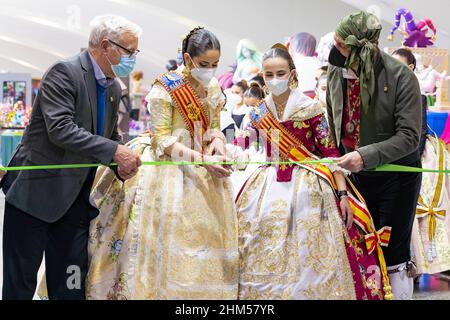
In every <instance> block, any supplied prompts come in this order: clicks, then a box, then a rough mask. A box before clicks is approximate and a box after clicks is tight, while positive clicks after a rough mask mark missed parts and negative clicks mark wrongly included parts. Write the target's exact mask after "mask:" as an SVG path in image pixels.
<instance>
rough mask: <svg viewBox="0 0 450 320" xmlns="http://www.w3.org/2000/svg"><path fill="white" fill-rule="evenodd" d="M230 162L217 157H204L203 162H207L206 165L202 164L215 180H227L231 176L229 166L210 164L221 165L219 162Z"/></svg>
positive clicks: (224, 158)
mask: <svg viewBox="0 0 450 320" xmlns="http://www.w3.org/2000/svg"><path fill="white" fill-rule="evenodd" d="M230 161H231V160H230V159H228V158H226V157H224V156H219V155H214V156H211V155H205V156H204V157H203V162H207V163H208V164H204V165H203V166H204V167H205V169H206V170H208V172H209V173H210V174H211V175H212V176H214V177H216V178H227V177H229V176H230V175H231V166H230V165H221V164H211V163H214V162H217V163H221V162H230Z"/></svg>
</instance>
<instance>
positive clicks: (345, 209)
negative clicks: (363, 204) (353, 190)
mask: <svg viewBox="0 0 450 320" xmlns="http://www.w3.org/2000/svg"><path fill="white" fill-rule="evenodd" d="M339 206H340V208H341V216H342V220H344V223H345V226H346V227H347V229H350V228H351V227H352V224H353V210H352V208H351V207H350V202H349V201H348V198H347V197H342V198H341V201H340V203H339Z"/></svg>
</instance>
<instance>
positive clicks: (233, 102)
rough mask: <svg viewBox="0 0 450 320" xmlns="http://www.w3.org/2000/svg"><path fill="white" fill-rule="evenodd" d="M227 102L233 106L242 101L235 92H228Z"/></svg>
mask: <svg viewBox="0 0 450 320" xmlns="http://www.w3.org/2000/svg"><path fill="white" fill-rule="evenodd" d="M227 102H229V103H230V104H231V105H232V106H233V107H234V106H237V105H239V104H240V103H241V102H242V97H241V96H240V95H238V94H236V93H229V94H227Z"/></svg>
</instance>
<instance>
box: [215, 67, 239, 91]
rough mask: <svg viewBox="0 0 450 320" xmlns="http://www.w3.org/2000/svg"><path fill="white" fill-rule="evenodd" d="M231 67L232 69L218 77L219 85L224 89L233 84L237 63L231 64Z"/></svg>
mask: <svg viewBox="0 0 450 320" xmlns="http://www.w3.org/2000/svg"><path fill="white" fill-rule="evenodd" d="M229 67H230V68H231V70H230V71H228V72H226V73H224V74H222V75H221V76H219V77H218V78H217V80H219V85H220V87H221V88H222V90H227V89H230V88H231V87H232V86H233V76H234V73H235V72H236V69H237V64H236V63H233V64H231V65H230V66H229Z"/></svg>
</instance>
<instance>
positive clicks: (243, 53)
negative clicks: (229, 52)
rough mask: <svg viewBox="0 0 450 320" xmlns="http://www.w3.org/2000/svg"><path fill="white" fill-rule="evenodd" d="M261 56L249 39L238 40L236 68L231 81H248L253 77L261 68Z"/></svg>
mask: <svg viewBox="0 0 450 320" xmlns="http://www.w3.org/2000/svg"><path fill="white" fill-rule="evenodd" d="M262 56H263V55H262V53H261V52H260V51H259V50H258V49H257V47H256V45H255V44H254V43H253V42H251V41H250V40H247V39H242V40H241V41H239V43H238V45H237V48H236V62H237V68H236V71H235V72H234V76H233V83H238V82H239V81H242V80H246V81H249V80H251V79H252V78H253V77H255V76H256V75H257V74H258V72H259V71H260V70H261V65H262Z"/></svg>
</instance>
